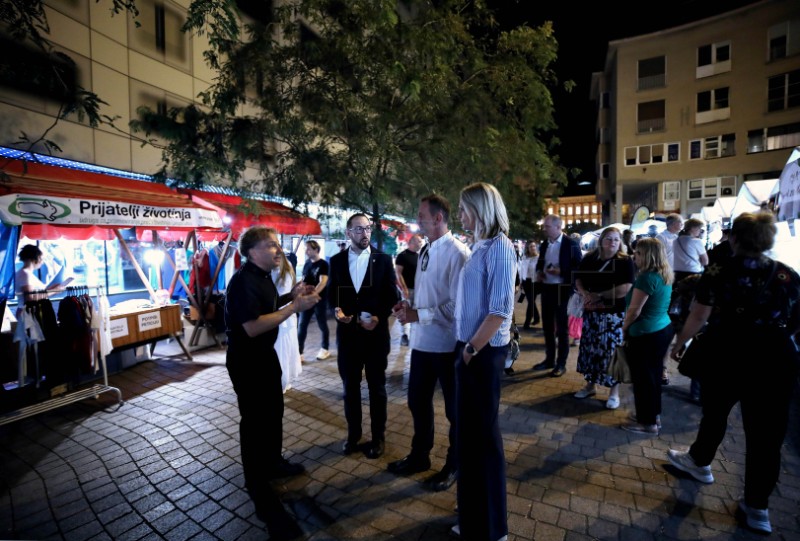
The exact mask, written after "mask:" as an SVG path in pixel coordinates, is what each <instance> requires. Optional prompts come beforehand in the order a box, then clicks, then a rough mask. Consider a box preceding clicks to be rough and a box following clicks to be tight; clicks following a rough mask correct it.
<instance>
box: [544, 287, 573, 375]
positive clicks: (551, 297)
mask: <svg viewBox="0 0 800 541" xmlns="http://www.w3.org/2000/svg"><path fill="white" fill-rule="evenodd" d="M539 287H540V288H541V290H542V331H543V332H544V349H545V360H546V361H548V362H554V363H555V365H556V366H557V367H561V368H563V367H565V366H566V365H567V357H568V356H569V316H568V315H567V304H568V303H569V297H570V295H571V293H572V287H571V286H570V285H568V284H544V283H540V284H539ZM556 339H558V355H556Z"/></svg>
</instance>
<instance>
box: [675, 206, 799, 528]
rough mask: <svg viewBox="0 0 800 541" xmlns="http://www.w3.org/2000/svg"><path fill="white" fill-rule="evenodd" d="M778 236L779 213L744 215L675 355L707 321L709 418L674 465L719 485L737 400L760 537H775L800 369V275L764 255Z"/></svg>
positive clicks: (703, 378)
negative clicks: (776, 499)
mask: <svg viewBox="0 0 800 541" xmlns="http://www.w3.org/2000/svg"><path fill="white" fill-rule="evenodd" d="M776 233H777V229H776V227H775V221H774V217H773V216H772V214H769V213H759V214H749V213H745V214H741V215H740V216H739V217H738V218H736V220H735V221H734V223H733V228H732V229H731V232H730V239H731V244H732V246H733V253H734V255H733V256H732V257H731V258H730V259H727V260H725V261H722V262H720V263H713V264H712V265H711V266H710V267H709V268H708V269H707V271H706V272H705V273H704V274H703V277H702V278H701V279H700V282H699V283H698V285H697V289H696V291H695V302H694V305H693V307H692V311H691V313H690V314H689V317H688V319H687V320H686V323H685V324H684V326H683V329H681V332H680V333H679V335H678V337H677V339H676V341H675V345H674V346H673V348H672V353H671V356H672V358H673V359H675V360H680V359H681V356H682V355H683V351H684V348H685V346H686V342H687V341H688V340H689V339H690V338H692V337H693V336H694V335H695V334H696V333H697V332H698V331H699V330H700V329H701V328H702V327H703V325H706V324H707V326H706V328H705V331H704V332H703V337H702V340H701V342H702V344H703V346H702V347H703V350H704V351H713V352H714V354H713V355H702V356H701V358H699V359H698V364H700V365H701V368H702V371H701V372H700V373H699V374H698V376H699V377H700V382H701V385H702V389H703V398H702V406H703V418H702V419H701V421H700V428H699V430H698V432H697V437H696V438H695V441H694V443H693V444H692V446H691V447H690V448H689V450H688V451H679V450H674V449H670V450H669V451H668V453H667V458H668V459H669V461H670V462H671V463H672V465H673V466H675V467H676V468H678V469H679V470H681V471H683V472H685V473H688V474H689V475H691V476H692V477H694V478H695V479H696V480H698V481H700V482H702V483H713V482H714V476H713V475H712V474H711V462H712V461H713V460H714V456H715V455H716V452H717V448H718V447H719V444H720V443H721V442H722V439H723V438H724V437H725V432H726V430H727V424H728V415H729V414H730V411H731V409H732V408H733V406H734V405H736V403H737V402H739V403H740V404H741V411H742V423H743V425H744V433H745V439H746V444H745V445H746V447H745V453H746V456H745V473H744V498H743V499H742V500H741V501H740V502H739V507H738V513H739V516H740V518H742V519H743V520H744V522H745V524H746V525H747V526H748V527H749V528H751V529H753V530H756V531H758V532H761V533H769V532H771V531H772V526H771V524H770V521H769V511H768V504H769V496H770V494H771V493H772V491H773V490H774V488H775V484H776V483H777V481H778V476H779V474H780V464H781V445H782V444H783V439H784V437H785V435H786V428H787V424H788V421H789V408H790V404H791V397H792V391H793V389H794V386H795V384H796V378H797V370H798V366H797V350H796V349H795V343H794V340H793V335H796V334H797V332H798V331H800V276H798V274H797V273H796V272H795V271H793V270H791V269H790V268H789V267H788V266H786V265H785V264H783V263H781V262H779V261H773V260H772V259H770V258H769V257H767V256H765V255H764V252H766V251H767V250H769V249H771V248H772V246H773V244H774V241H775V235H776ZM695 347H698V346H697V345H691V346H690V348H695ZM765 348H767V350H766V351H768V352H769V353H768V355H765ZM693 353H695V352H694V351H693ZM687 358H688V357H687ZM703 361H705V362H703ZM754 361H756V362H757V366H756V367H755V368H754V367H753V362H754ZM703 365H705V366H703Z"/></svg>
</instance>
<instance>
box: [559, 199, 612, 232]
mask: <svg viewBox="0 0 800 541" xmlns="http://www.w3.org/2000/svg"><path fill="white" fill-rule="evenodd" d="M602 210H603V208H602V205H601V204H600V202H599V201H598V200H597V197H596V196H594V195H572V196H562V197H559V198H558V199H551V200H549V201H548V202H547V214H558V215H559V216H561V218H562V219H563V220H564V229H571V228H572V227H573V226H578V225H580V224H586V223H594V224H597V226H600V225H602V224H603V221H602V220H603V215H602Z"/></svg>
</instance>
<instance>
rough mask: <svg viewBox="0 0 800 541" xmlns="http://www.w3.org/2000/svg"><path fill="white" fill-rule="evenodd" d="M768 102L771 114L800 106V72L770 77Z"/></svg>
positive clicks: (795, 71)
mask: <svg viewBox="0 0 800 541" xmlns="http://www.w3.org/2000/svg"><path fill="white" fill-rule="evenodd" d="M767 100H768V101H767V110H768V111H770V112H772V111H782V110H783V109H789V108H791V107H797V106H798V105H800V70H794V71H790V72H789V73H782V74H780V75H776V76H774V77H770V78H769V81H768V83H767Z"/></svg>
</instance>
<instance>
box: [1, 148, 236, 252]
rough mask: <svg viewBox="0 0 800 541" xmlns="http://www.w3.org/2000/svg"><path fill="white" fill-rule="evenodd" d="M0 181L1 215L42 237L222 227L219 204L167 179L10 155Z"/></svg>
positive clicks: (25, 232) (107, 236)
mask: <svg viewBox="0 0 800 541" xmlns="http://www.w3.org/2000/svg"><path fill="white" fill-rule="evenodd" d="M3 170H4V171H5V172H6V173H7V174H8V175H9V179H8V181H7V182H2V183H0V221H2V222H3V223H5V224H8V225H22V234H23V235H24V236H26V237H29V238H35V239H39V240H57V239H60V238H67V239H72V240H86V239H89V238H95V239H104V240H111V239H113V238H115V235H114V233H113V230H115V229H124V228H130V227H139V228H147V229H158V230H163V231H191V230H214V229H216V230H220V229H221V228H222V227H223V223H222V216H221V215H220V212H219V209H215V208H214V207H212V206H209V205H205V204H203V203H202V202H200V201H193V200H192V199H191V198H190V197H189V196H188V195H186V194H181V193H178V192H176V191H174V190H172V189H170V188H168V187H167V186H165V185H163V184H157V183H153V182H144V181H139V180H130V179H125V178H119V177H115V176H111V175H104V174H99V173H92V172H88V171H81V170H76V169H69V168H64V167H56V166H52V165H44V164H40V163H36V162H30V161H29V162H27V163H23V161H21V160H10V161H9V162H8V164H7V165H5V166H4V168H3Z"/></svg>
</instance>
